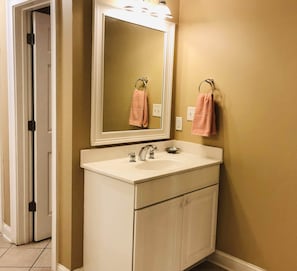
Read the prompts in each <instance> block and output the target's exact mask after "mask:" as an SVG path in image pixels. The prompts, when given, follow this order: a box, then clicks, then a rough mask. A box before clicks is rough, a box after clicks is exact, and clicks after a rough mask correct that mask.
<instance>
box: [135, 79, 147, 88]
mask: <svg viewBox="0 0 297 271" xmlns="http://www.w3.org/2000/svg"><path fill="white" fill-rule="evenodd" d="M138 81H141V82H142V87H144V88H146V86H147V83H148V79H147V77H141V78H138V79H137V80H136V82H135V88H136V87H137V82H138Z"/></svg>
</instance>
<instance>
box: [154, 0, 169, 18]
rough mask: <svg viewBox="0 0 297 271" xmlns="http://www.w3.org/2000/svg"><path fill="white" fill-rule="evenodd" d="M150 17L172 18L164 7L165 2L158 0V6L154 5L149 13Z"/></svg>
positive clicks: (165, 6)
mask: <svg viewBox="0 0 297 271" xmlns="http://www.w3.org/2000/svg"><path fill="white" fill-rule="evenodd" d="M150 14H151V15H152V16H155V17H161V18H168V19H171V18H172V14H171V11H170V9H169V7H168V6H167V5H166V1H164V0H160V1H159V4H157V5H154V6H153V9H152V11H151V12H150Z"/></svg>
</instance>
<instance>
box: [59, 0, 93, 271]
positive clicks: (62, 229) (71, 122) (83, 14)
mask: <svg viewBox="0 0 297 271" xmlns="http://www.w3.org/2000/svg"><path fill="white" fill-rule="evenodd" d="M91 3H92V1H91V0H85V1H80V0H63V1H57V4H58V5H57V9H58V14H57V26H58V29H57V30H58V33H57V148H58V151H57V152H58V157H57V185H58V199H59V201H58V237H59V239H58V240H59V244H58V261H59V263H61V264H63V265H64V266H66V267H67V268H69V269H71V270H72V269H75V268H78V267H80V266H81V265H82V260H83V259H82V243H83V240H82V239H83V170H82V169H81V168H80V167H79V159H80V150H81V149H83V148H88V147H89V146H90V143H89V142H90V87H91V29H92V27H91V19H92V16H91V14H92V9H91Z"/></svg>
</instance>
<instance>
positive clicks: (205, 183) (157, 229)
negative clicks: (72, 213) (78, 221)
mask: <svg viewBox="0 0 297 271" xmlns="http://www.w3.org/2000/svg"><path fill="white" fill-rule="evenodd" d="M218 180H219V165H213V166H209V167H204V168H200V169H195V170H191V171H187V172H182V173H177V174H174V175H169V176H164V177H160V178H155V179H153V180H150V181H146V182H142V183H134V184H133V183H127V182H123V181H121V180H117V179H115V178H112V177H109V176H104V175H102V174H98V173H95V172H92V171H89V170H85V206H84V207H85V214H84V270H85V271H94V270H96V271H101V270H102V271H114V270H122V271H152V270H154V271H181V270H185V269H186V268H188V267H189V266H191V265H193V264H195V263H196V262H198V261H199V260H201V259H203V258H204V257H206V256H208V255H209V254H211V253H212V252H213V251H214V248H215V232H216V217H217V199H218Z"/></svg>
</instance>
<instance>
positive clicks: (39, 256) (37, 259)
mask: <svg viewBox="0 0 297 271" xmlns="http://www.w3.org/2000/svg"><path fill="white" fill-rule="evenodd" d="M44 250H45V247H44V248H42V250H41V252H40V254H39V255H38V257H37V258H36V260H35V261H34V262H33V264H32V265H31V267H30V269H29V271H30V270H32V268H33V267H34V264H36V262H37V261H38V260H39V259H40V257H41V255H42V253H43V252H44Z"/></svg>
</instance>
